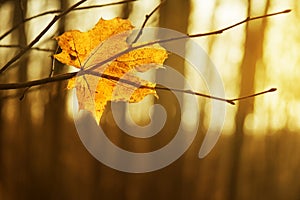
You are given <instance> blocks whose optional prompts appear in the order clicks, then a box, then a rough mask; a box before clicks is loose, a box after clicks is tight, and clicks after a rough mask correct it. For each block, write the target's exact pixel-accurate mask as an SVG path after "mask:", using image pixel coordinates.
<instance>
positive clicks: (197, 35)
mask: <svg viewBox="0 0 300 200" xmlns="http://www.w3.org/2000/svg"><path fill="white" fill-rule="evenodd" d="M290 11H291V10H290V9H288V10H284V11H281V12H275V13H271V14H266V15H261V16H257V17H247V18H246V19H245V20H242V21H240V22H238V23H235V24H233V25H230V26H227V27H225V28H223V29H220V30H217V31H212V32H206V33H200V34H193V35H183V36H179V37H173V38H168V39H162V40H155V41H152V42H148V43H144V44H141V45H137V46H129V47H128V48H127V49H125V50H123V51H121V52H120V53H117V54H115V55H113V56H111V57H110V58H107V59H106V60H104V61H102V62H99V63H97V64H95V65H92V66H91V67H90V68H88V69H86V70H85V71H89V72H90V71H93V70H95V69H97V68H98V67H100V66H102V65H104V64H106V63H108V62H111V61H113V60H115V59H116V58H118V57H120V56H122V55H123V54H126V53H128V52H130V51H133V50H136V49H140V48H143V47H146V46H151V45H153V44H162V43H166V42H171V41H176V40H181V39H187V38H194V37H204V36H210V35H215V34H221V33H223V32H224V31H227V30H229V29H232V28H234V27H236V26H239V25H241V24H243V23H246V22H249V21H252V20H257V19H261V18H265V17H271V16H274V15H279V14H284V13H288V12H290Z"/></svg>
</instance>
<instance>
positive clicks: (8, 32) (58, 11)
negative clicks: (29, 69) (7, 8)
mask: <svg viewBox="0 0 300 200" xmlns="http://www.w3.org/2000/svg"><path fill="white" fill-rule="evenodd" d="M133 1H137V0H125V1H118V2H114V3H107V4H101V5H93V6H84V7H78V8H75V9H73V10H72V11H77V10H85V9H91V8H101V7H105V6H113V5H118V4H122V3H129V2H133ZM72 11H71V12H72ZM61 12H63V10H49V11H46V12H43V13H40V14H38V15H35V16H32V17H29V18H26V19H23V21H21V22H19V23H18V24H16V25H15V26H13V27H12V28H11V29H9V30H8V31H6V32H5V33H3V34H2V35H1V36H0V40H2V39H3V38H5V37H6V36H8V35H9V34H10V33H11V32H13V31H14V30H15V29H17V28H18V27H19V26H20V25H22V24H24V23H25V22H28V21H30V20H32V19H35V18H38V17H42V16H45V15H48V14H56V13H61Z"/></svg>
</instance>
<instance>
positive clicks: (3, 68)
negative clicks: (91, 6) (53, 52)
mask: <svg viewBox="0 0 300 200" xmlns="http://www.w3.org/2000/svg"><path fill="white" fill-rule="evenodd" d="M85 1H87V0H81V1H79V2H77V3H76V4H74V5H73V6H71V7H70V8H68V9H67V10H65V11H64V12H62V13H60V14H59V15H56V16H54V18H53V19H52V21H51V22H50V23H49V24H48V25H47V26H46V27H45V28H44V30H42V32H40V34H39V35H38V36H37V37H36V38H35V39H34V40H33V41H32V42H30V44H28V45H27V46H26V47H25V48H24V49H21V51H20V52H19V53H18V54H17V55H16V56H14V57H13V58H12V59H10V60H9V61H8V62H7V63H6V64H5V65H4V66H3V67H2V68H1V69H0V74H1V73H3V72H4V71H5V70H6V69H7V68H8V67H9V66H10V65H11V64H13V63H14V62H16V61H17V60H18V59H19V58H21V57H22V56H23V55H24V54H25V53H26V52H27V51H28V50H29V49H30V48H32V47H33V45H35V44H36V43H37V42H38V41H39V40H40V39H41V38H42V37H43V36H44V35H45V33H46V32H47V31H48V30H49V29H50V28H51V26H53V25H54V24H55V22H56V21H57V20H59V19H60V18H61V17H63V16H64V15H66V14H68V13H69V12H70V11H72V10H73V9H74V8H76V7H78V6H79V5H81V4H82V3H84V2H85Z"/></svg>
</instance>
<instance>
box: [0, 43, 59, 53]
mask: <svg viewBox="0 0 300 200" xmlns="http://www.w3.org/2000/svg"><path fill="white" fill-rule="evenodd" d="M0 48H20V49H24V48H26V46H22V45H19V44H0ZM29 50H37V51H45V52H52V53H53V52H55V50H54V49H45V48H40V47H32V48H30V49H29Z"/></svg>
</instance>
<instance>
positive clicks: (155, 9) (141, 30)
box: [132, 0, 166, 44]
mask: <svg viewBox="0 0 300 200" xmlns="http://www.w3.org/2000/svg"><path fill="white" fill-rule="evenodd" d="M165 2H166V0H164V1H162V2H160V4H158V5H157V6H156V7H155V8H154V9H153V10H152V11H151V13H149V14H147V15H145V20H144V22H143V24H142V26H141V28H140V30H139V32H138V34H137V36H136V38H135V39H134V40H133V42H132V44H134V43H136V42H137V41H138V39H139V38H140V37H141V35H142V34H143V30H144V28H145V26H146V24H147V22H148V20H149V19H150V17H151V16H152V15H153V14H154V13H155V12H156V11H157V10H158V9H159V8H160V7H161V6H162V5H163V4H164V3H165Z"/></svg>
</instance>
